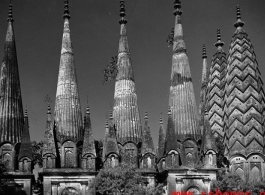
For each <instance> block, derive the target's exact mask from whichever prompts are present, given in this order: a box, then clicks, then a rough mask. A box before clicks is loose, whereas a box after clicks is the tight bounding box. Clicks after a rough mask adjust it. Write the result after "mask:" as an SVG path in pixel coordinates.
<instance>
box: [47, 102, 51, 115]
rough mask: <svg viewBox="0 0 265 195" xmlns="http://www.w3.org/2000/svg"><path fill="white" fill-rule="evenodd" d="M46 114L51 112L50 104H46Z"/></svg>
mask: <svg viewBox="0 0 265 195" xmlns="http://www.w3.org/2000/svg"><path fill="white" fill-rule="evenodd" d="M47 114H51V106H50V104H48V108H47Z"/></svg>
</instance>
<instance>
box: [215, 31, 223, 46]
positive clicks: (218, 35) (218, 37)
mask: <svg viewBox="0 0 265 195" xmlns="http://www.w3.org/2000/svg"><path fill="white" fill-rule="evenodd" d="M214 45H215V47H218V46H220V47H223V45H224V42H222V41H221V33H220V29H217V42H216V43H215V44H214Z"/></svg>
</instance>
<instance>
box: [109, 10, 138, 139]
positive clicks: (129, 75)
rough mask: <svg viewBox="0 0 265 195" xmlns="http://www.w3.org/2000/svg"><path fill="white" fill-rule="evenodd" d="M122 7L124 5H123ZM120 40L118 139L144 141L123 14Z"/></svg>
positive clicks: (116, 97) (115, 115)
mask: <svg viewBox="0 0 265 195" xmlns="http://www.w3.org/2000/svg"><path fill="white" fill-rule="evenodd" d="M123 6H124V5H123ZM121 8H122V9H124V7H122V6H121ZM121 16H122V19H121V21H120V23H121V31H120V41H119V50H118V61H117V69H118V74H117V77H116V84H115V93H114V107H113V118H114V124H115V127H116V129H117V141H118V143H120V144H124V143H126V142H128V141H132V142H134V143H136V144H138V143H139V142H141V141H142V139H141V137H142V129H141V123H140V115H139V110H138V104H137V95H136V88H135V83H134V76H133V69H132V63H131V57H130V51H129V45H128V40H127V34H126V25H125V24H126V22H124V21H126V20H125V19H124V18H123V17H124V16H125V14H124V15H122V14H121Z"/></svg>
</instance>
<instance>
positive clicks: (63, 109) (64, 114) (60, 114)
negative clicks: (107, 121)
mask: <svg viewBox="0 0 265 195" xmlns="http://www.w3.org/2000/svg"><path fill="white" fill-rule="evenodd" d="M63 18H64V29H63V38H62V47H61V58H60V67H59V75H58V83H57V91H56V101H55V110H54V119H55V124H56V131H57V132H56V136H57V139H58V141H59V142H61V143H62V142H63V141H64V140H66V139H69V140H72V141H74V142H78V141H82V140H83V135H84V131H83V124H82V123H83V122H82V113H81V106H80V98H79V92H78V84H77V76H76V69H75V63H74V54H73V47H72V40H71V36H70V27H69V19H70V15H69V6H68V0H65V10H64V16H63Z"/></svg>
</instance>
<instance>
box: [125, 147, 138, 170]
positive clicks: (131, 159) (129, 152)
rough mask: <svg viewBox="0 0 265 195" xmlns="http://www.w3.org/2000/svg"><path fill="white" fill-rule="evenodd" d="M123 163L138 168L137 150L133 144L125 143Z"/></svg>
mask: <svg viewBox="0 0 265 195" xmlns="http://www.w3.org/2000/svg"><path fill="white" fill-rule="evenodd" d="M123 148H124V153H123V161H124V162H126V163H129V164H132V165H134V166H136V167H138V148H137V146H136V145H135V144H134V143H131V142H129V143H126V144H125V145H124V146H123Z"/></svg>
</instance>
